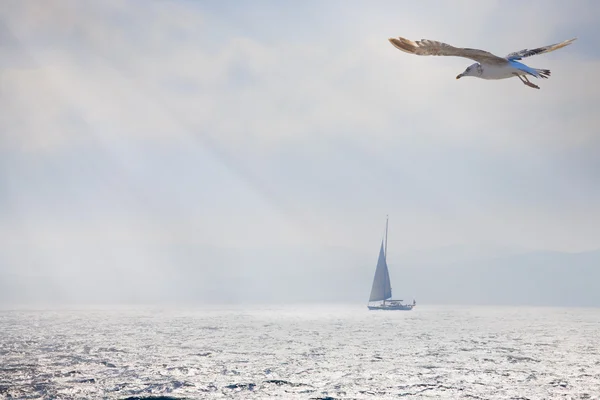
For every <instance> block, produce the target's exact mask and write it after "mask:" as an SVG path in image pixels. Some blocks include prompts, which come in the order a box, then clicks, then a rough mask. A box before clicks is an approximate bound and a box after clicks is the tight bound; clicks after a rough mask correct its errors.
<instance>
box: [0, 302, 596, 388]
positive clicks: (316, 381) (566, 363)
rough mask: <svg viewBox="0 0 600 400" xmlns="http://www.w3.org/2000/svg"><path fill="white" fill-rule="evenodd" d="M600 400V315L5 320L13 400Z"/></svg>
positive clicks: (129, 312) (425, 310) (477, 311)
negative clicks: (154, 399) (158, 398)
mask: <svg viewBox="0 0 600 400" xmlns="http://www.w3.org/2000/svg"><path fill="white" fill-rule="evenodd" d="M156 396H166V397H168V398H172V399H184V398H187V399H270V398H281V399H398V398H432V399H460V398H470V399H554V398H556V399H600V310H599V309H584V308H581V309H576V308H525V307H506V308H498V307H448V306H444V307H434V306H420V305H417V307H416V308H415V309H414V310H413V311H408V312H406V311H368V310H367V309H366V307H365V306H364V305H356V306H332V305H321V306H318V305H311V306H285V307H213V308H197V309H192V308H187V309H183V308H180V309H176V308H172V309H165V308H162V309H149V308H146V309H140V308H137V309H135V308H130V309H125V308H119V309H79V310H65V309H61V310H37V311H36V310H13V311H7V310H4V311H0V398H2V399H13V398H15V399H127V398H130V399H139V398H152V397H156Z"/></svg>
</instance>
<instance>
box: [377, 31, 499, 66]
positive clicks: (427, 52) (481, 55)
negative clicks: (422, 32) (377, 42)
mask: <svg viewBox="0 0 600 400" xmlns="http://www.w3.org/2000/svg"><path fill="white" fill-rule="evenodd" d="M388 40H389V41H390V43H391V44H392V45H394V47H396V48H397V49H399V50H402V51H404V52H406V53H409V54H416V55H418V56H455V57H464V58H470V59H471V60H475V61H477V62H479V63H484V64H497V65H503V64H506V63H507V62H508V61H507V59H506V58H502V57H498V56H496V55H494V54H492V53H489V52H487V51H483V50H477V49H465V48H459V47H454V46H450V45H449V44H446V43H442V42H437V41H435V40H427V39H422V40H417V41H416V42H413V41H412V40H408V39H405V38H403V37H398V38H390V39H388Z"/></svg>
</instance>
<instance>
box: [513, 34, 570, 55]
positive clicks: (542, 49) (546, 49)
mask: <svg viewBox="0 0 600 400" xmlns="http://www.w3.org/2000/svg"><path fill="white" fill-rule="evenodd" d="M576 39H577V38H573V39H569V40H565V41H564V42H560V43H555V44H551V45H549V46H544V47H538V48H537V49H531V50H529V49H524V50H521V51H515V52H514V53H510V54H509V55H507V56H506V59H507V60H520V59H522V58H525V57H531V56H535V55H536V54H543V53H548V52H550V51H554V50H558V49H562V48H563V47H565V46H568V45H570V44H571V43H573V42H574V41H575V40H576Z"/></svg>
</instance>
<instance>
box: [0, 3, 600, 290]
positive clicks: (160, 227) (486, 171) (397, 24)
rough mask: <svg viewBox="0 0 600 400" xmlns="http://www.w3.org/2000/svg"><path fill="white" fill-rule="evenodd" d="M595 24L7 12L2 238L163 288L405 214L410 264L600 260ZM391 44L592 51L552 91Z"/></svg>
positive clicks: (570, 10) (403, 16)
mask: <svg viewBox="0 0 600 400" xmlns="http://www.w3.org/2000/svg"><path fill="white" fill-rule="evenodd" d="M232 5H235V7H233V6H232ZM432 10H435V12H433V11H432ZM582 10H584V11H585V12H582ZM598 15H600V10H599V7H598V5H597V3H596V2H594V1H590V2H580V3H579V8H577V9H575V8H574V7H572V6H571V5H569V4H567V3H561V2H548V3H547V2H545V3H543V4H542V3H541V2H533V3H527V4H521V3H516V2H514V4H509V5H507V2H505V1H488V2H474V1H461V2H454V3H452V4H450V3H448V4H445V3H440V2H435V1H430V2H419V3H412V4H411V3H406V2H401V3H398V2H391V1H390V2H380V3H377V5H372V4H366V3H352V2H345V1H344V2H341V1H331V2H327V3H320V2H307V3H302V4H296V5H293V6H292V5H289V4H283V3H281V4H280V3H275V2H254V3H252V4H251V5H250V4H246V3H244V4H238V3H226V2H219V3H205V2H184V1H150V2H146V3H145V4H144V7H140V6H139V3H138V2H134V1H105V2H84V1H67V0H65V1H52V2H49V1H27V2H22V1H7V2H5V4H4V5H3V7H2V10H1V11H0V35H1V36H2V42H1V46H0V55H2V57H1V58H2V60H1V62H0V68H2V70H1V76H0V156H1V157H0V190H2V192H0V206H1V207H0V208H1V210H2V211H0V221H2V226H1V227H0V237H1V238H2V243H3V246H4V248H6V249H8V248H12V249H21V250H23V251H24V250H25V249H30V252H31V257H33V259H35V260H38V261H39V260H41V261H39V263H38V261H36V262H35V263H38V264H39V265H42V266H43V265H44V262H45V264H46V268H47V270H48V271H52V270H55V271H57V270H58V269H59V268H60V266H61V265H71V266H72V267H70V268H75V269H76V266H77V265H79V263H82V262H83V261H82V260H85V255H86V254H104V253H106V252H109V251H110V250H111V249H112V251H114V253H113V254H110V256H109V255H106V257H105V258H102V260H104V261H102V262H100V261H99V262H98V263H97V264H94V265H95V266H90V267H89V268H90V269H94V268H100V267H99V265H101V264H102V263H110V262H114V263H117V264H120V265H121V266H123V265H125V264H127V263H130V264H131V267H130V268H131V269H132V270H136V271H137V270H138V269H139V270H143V268H144V265H153V267H152V268H154V270H155V272H156V274H157V276H163V275H161V274H165V275H168V274H166V273H165V269H168V266H169V263H170V262H171V261H172V260H175V259H177V257H176V256H177V254H178V249H180V247H179V246H183V245H189V246H201V245H205V246H223V247H227V248H230V249H242V248H243V249H252V248H265V247H266V248H269V246H270V247H271V248H279V247H285V246H289V247H291V248H293V247H296V248H298V247H301V248H306V249H311V248H314V247H315V246H329V245H330V246H342V247H344V248H347V249H353V250H357V251H365V252H367V251H371V249H372V248H373V247H374V248H375V249H376V248H377V245H378V241H379V239H380V238H379V237H378V235H379V234H380V233H381V228H382V226H381V225H382V220H383V217H384V216H385V214H387V213H389V214H390V215H392V221H393V235H392V237H391V242H390V246H391V248H393V249H394V252H398V253H401V252H405V251H410V250H413V249H419V248H421V249H427V248H432V247H436V246H443V245H452V244H457V243H459V244H460V243H463V244H468V245H471V246H475V247H476V246H479V245H481V243H490V244H492V245H496V244H498V245H509V246H513V245H518V246H522V247H530V248H545V249H554V250H584V249H591V248H595V247H597V243H598V242H599V240H600V231H599V230H598V228H597V227H598V226H600V220H599V219H598V218H600V209H599V208H598V204H600V192H599V190H598V188H597V182H598V178H599V176H598V173H597V171H599V170H600V165H598V161H597V154H598V152H599V151H600V139H599V137H598V135H597V130H598V129H597V128H598V126H600V120H599V118H600V117H598V114H597V112H596V105H597V104H598V103H599V102H600V98H599V94H600V90H599V89H598V88H599V87H600V85H598V78H597V74H596V71H597V70H598V68H599V67H600V65H599V63H600V57H599V55H600V54H599V53H598V51H597V48H596V46H595V42H594V40H595V39H594V38H595V37H597V34H600V32H599V31H598V30H599V29H600V28H598V27H597V26H596V25H597V24H596V23H595V21H597V17H598ZM396 35H402V36H405V37H408V38H413V39H420V38H431V39H438V40H443V41H447V42H449V43H451V44H455V45H457V46H465V47H476V48H482V49H486V50H489V51H492V52H494V53H496V54H499V55H503V54H507V53H509V52H512V51H515V50H519V49H521V48H531V47H535V46H541V45H545V44H550V43H555V42H558V41H561V40H564V39H567V38H570V37H575V36H577V37H579V39H578V40H577V41H576V42H575V43H574V44H573V45H572V46H569V47H567V48H565V49H562V50H560V51H557V52H556V53H551V54H547V55H543V56H539V57H532V58H531V59H527V62H528V63H530V64H531V65H532V66H534V67H539V68H549V69H551V70H552V77H551V78H550V79H549V80H544V81H541V82H539V83H540V86H541V87H542V89H541V90H539V91H536V90H532V89H530V88H527V87H524V86H523V85H522V84H521V83H520V82H518V81H517V80H508V81H481V80H476V79H463V80H460V81H456V80H455V79H454V77H455V76H456V74H457V73H458V72H461V71H463V70H464V68H465V67H466V66H467V65H469V64H470V63H471V62H470V61H469V60H466V59H465V60H462V59H457V58H442V57H413V56H410V55H407V54H404V53H401V52H399V51H397V50H396V49H394V48H393V47H392V46H391V45H390V44H389V43H388V42H387V38H388V37H390V36H396ZM128 246H129V248H128ZM72 248H75V249H78V250H70V249H72ZM286 248H287V247H286ZM132 249H135V250H132ZM157 249H160V250H157ZM136 251H137V256H136ZM231 251H234V250H231ZM267 252H268V251H267ZM11 254H12V255H13V256H11V259H10V265H11V266H14V267H11V268H18V267H19V266H21V265H27V264H28V263H29V261H27V260H24V259H20V257H19V254H20V253H19V252H14V251H11ZM73 254H76V255H73ZM194 254H195V255H194V256H193V257H192V256H190V257H191V258H194V257H196V258H194V262H196V263H197V264H198V265H200V264H211V265H213V264H214V263H217V262H219V261H218V260H216V258H217V256H214V254H213V255H210V254H212V253H206V254H204V255H202V254H197V253H194ZM290 254H292V253H290ZM121 255H122V257H121ZM111 257H112V258H111ZM240 257H241V256H240ZM111 260H112V261H111ZM125 260H128V261H125ZM270 262H271V263H275V262H276V261H273V260H272V261H270ZM277 262H279V261H277ZM31 263H33V264H35V263H34V262H33V261H32V262H31ZM219 265H221V264H219ZM123 268H125V269H127V268H129V267H123ZM148 268H150V267H148ZM224 268H225V267H224ZM265 268H267V269H265V270H268V268H274V266H273V265H268V266H265ZM294 268H300V267H298V266H296V267H294ZM116 270H118V268H116ZM258 271H259V272H260V271H263V270H262V269H260V268H259V269H258ZM157 279H159V278H157ZM159 286H160V285H159Z"/></svg>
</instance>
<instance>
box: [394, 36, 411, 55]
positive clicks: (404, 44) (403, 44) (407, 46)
mask: <svg viewBox="0 0 600 400" xmlns="http://www.w3.org/2000/svg"><path fill="white" fill-rule="evenodd" d="M388 40H389V41H390V43H391V44H392V45H393V46H394V47H395V48H397V49H398V50H402V51H403V52H405V53H409V54H415V51H416V50H417V48H418V47H419V46H418V45H417V44H416V43H415V42H413V41H412V40H408V39H404V38H403V37H397V38H389V39H388Z"/></svg>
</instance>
